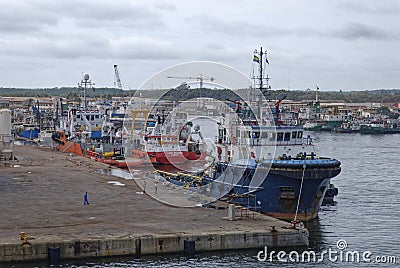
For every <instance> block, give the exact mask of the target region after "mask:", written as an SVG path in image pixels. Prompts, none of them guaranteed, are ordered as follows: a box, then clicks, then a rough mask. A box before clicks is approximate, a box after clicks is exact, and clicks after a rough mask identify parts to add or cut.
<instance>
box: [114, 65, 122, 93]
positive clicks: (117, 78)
mask: <svg viewBox="0 0 400 268" xmlns="http://www.w3.org/2000/svg"><path fill="white" fill-rule="evenodd" d="M114 87H118V89H120V90H124V86H123V84H122V81H121V77H120V76H119V71H118V65H117V64H114Z"/></svg>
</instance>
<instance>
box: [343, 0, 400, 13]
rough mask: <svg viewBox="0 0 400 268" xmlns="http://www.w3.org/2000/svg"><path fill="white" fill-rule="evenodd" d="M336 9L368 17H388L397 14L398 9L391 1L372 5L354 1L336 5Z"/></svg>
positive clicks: (399, 9) (399, 10)
mask: <svg viewBox="0 0 400 268" xmlns="http://www.w3.org/2000/svg"><path fill="white" fill-rule="evenodd" d="M338 7H339V8H340V9H342V10H344V11H351V12H355V13H368V14H370V15H373V14H375V15H380V14H384V15H388V14H398V13H399V12H400V7H399V5H398V4H397V3H396V2H391V1H381V2H379V1H375V2H373V3H367V2H365V1H363V2H356V1H345V2H342V3H340V4H339V5H338Z"/></svg>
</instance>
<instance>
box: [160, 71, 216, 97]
mask: <svg viewBox="0 0 400 268" xmlns="http://www.w3.org/2000/svg"><path fill="white" fill-rule="evenodd" d="M167 78H174V79H190V80H196V81H199V82H200V98H201V97H202V96H201V90H202V89H203V81H205V80H207V81H211V82H213V81H214V80H215V78H214V77H207V76H204V75H202V74H199V75H198V76H167Z"/></svg>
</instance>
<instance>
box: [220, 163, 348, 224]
mask: <svg viewBox="0 0 400 268" xmlns="http://www.w3.org/2000/svg"><path fill="white" fill-rule="evenodd" d="M304 165H305V169H304ZM222 169H224V172H226V174H230V173H232V174H243V175H242V178H241V179H240V180H239V181H238V183H236V186H235V187H233V189H232V191H231V192H230V193H229V194H228V195H226V196H225V197H224V198H225V199H227V200H228V201H230V202H232V203H236V204H238V205H241V206H243V207H249V208H250V209H253V210H257V211H259V212H261V213H264V214H267V215H270V216H273V217H276V218H279V219H283V220H294V219H295V218H296V219H297V220H311V219H314V218H316V217H317V216H318V211H319V209H320V207H321V205H322V201H323V199H324V195H325V192H326V190H327V189H328V186H329V183H330V179H331V178H333V177H335V176H337V175H338V174H339V173H340V170H341V169H340V162H339V161H337V160H333V159H332V160H302V161H300V160H299V161H274V163H273V164H272V166H271V165H270V169H269V170H268V168H264V167H262V166H259V165H257V164H256V165H251V164H250V165H247V166H243V165H227V166H226V167H225V168H222ZM229 169H232V170H229ZM260 176H261V177H264V179H263V180H262V179H261V180H258V181H260V182H262V183H260V184H259V185H252V184H251V180H252V179H254V178H256V177H260ZM255 187H256V188H255ZM299 197H300V200H299ZM296 212H297V213H296Z"/></svg>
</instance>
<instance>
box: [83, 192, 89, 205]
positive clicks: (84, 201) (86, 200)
mask: <svg viewBox="0 0 400 268" xmlns="http://www.w3.org/2000/svg"><path fill="white" fill-rule="evenodd" d="M83 204H84V205H89V201H88V194H87V192H85V194H84V195H83Z"/></svg>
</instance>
